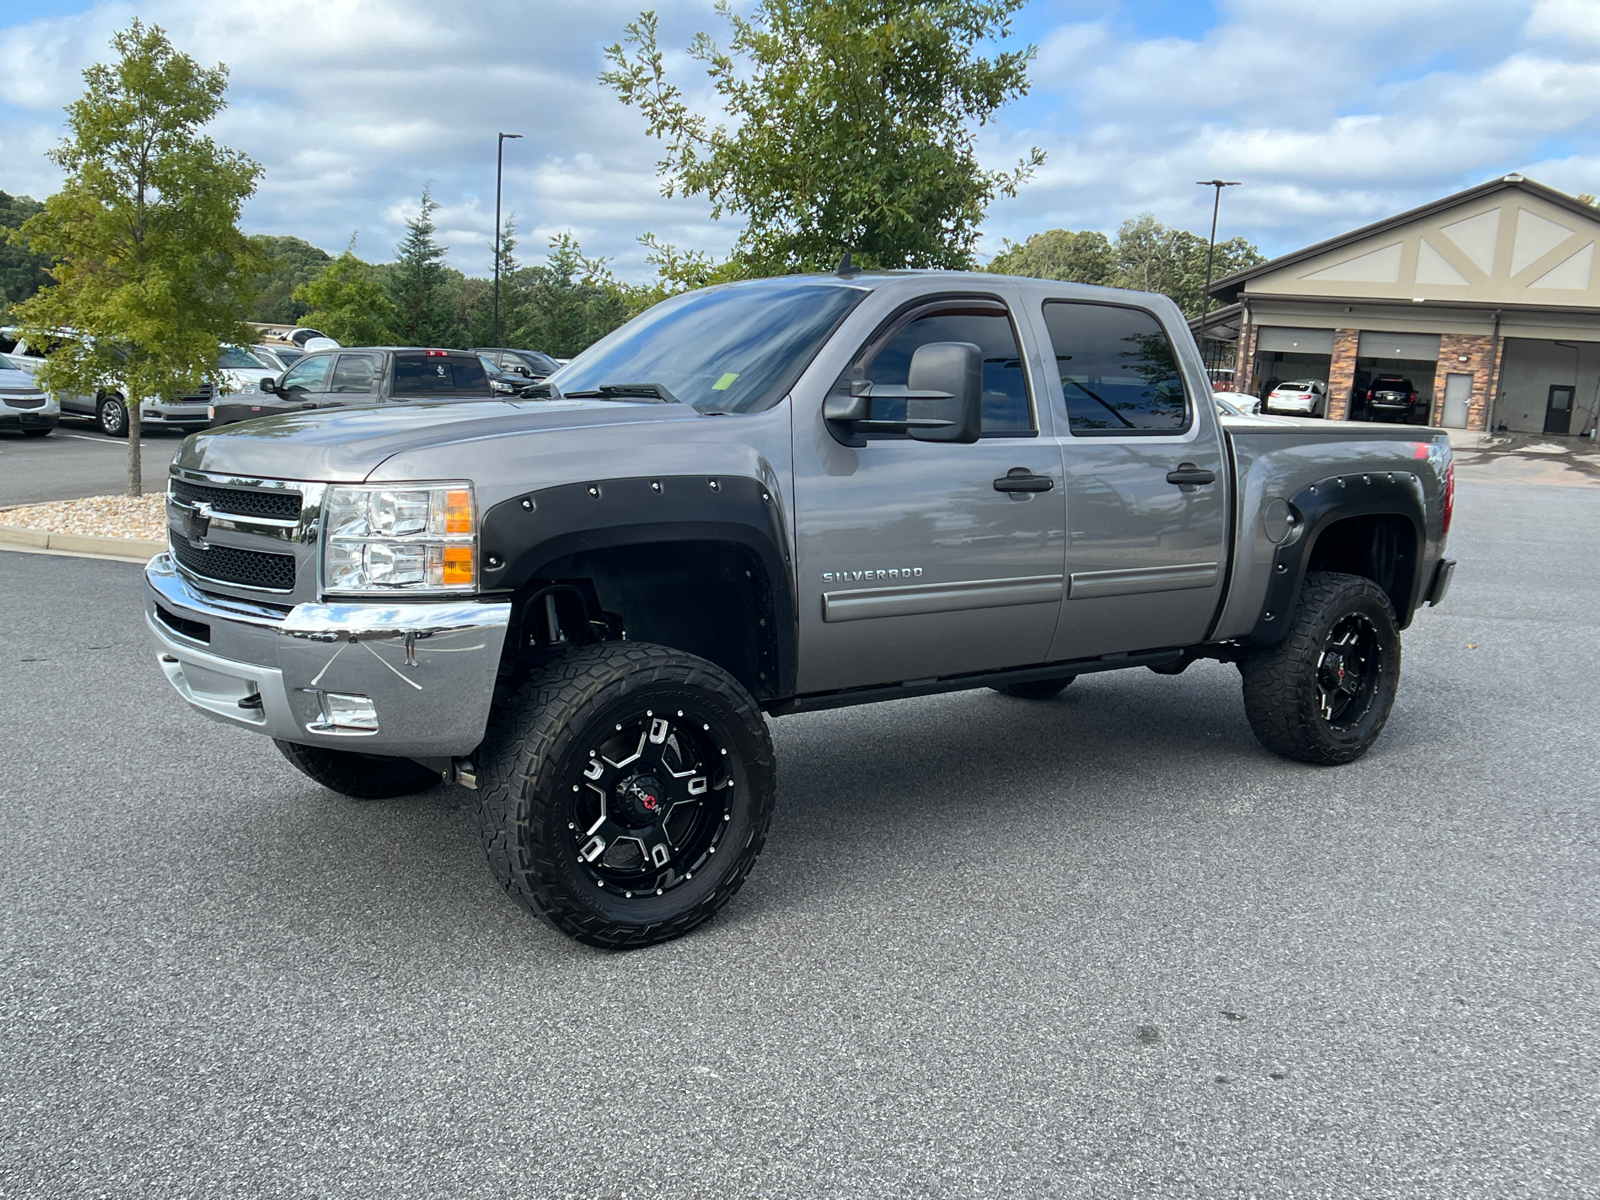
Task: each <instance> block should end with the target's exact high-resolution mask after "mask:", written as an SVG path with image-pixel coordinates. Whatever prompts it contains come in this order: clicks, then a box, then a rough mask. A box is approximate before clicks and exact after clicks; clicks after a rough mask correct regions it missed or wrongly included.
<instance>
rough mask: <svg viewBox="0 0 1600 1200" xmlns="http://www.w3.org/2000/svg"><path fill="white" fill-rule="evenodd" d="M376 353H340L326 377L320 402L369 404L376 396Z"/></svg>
mask: <svg viewBox="0 0 1600 1200" xmlns="http://www.w3.org/2000/svg"><path fill="white" fill-rule="evenodd" d="M380 365H381V360H380V359H379V356H378V355H376V354H341V355H339V358H338V361H336V362H335V363H334V366H333V372H332V374H331V375H330V376H329V378H328V385H327V386H328V390H327V392H326V393H324V395H323V398H322V403H324V404H327V405H333V406H338V405H344V404H371V403H373V402H374V401H375V400H376V399H377V397H376V396H375V395H374V394H373V393H374V392H375V391H376V390H377V386H378V377H379V369H378V368H379V366H380Z"/></svg>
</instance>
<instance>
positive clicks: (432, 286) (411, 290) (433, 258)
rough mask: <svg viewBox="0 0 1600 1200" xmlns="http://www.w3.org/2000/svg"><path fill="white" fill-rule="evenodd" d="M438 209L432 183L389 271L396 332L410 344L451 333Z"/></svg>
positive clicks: (434, 340)
mask: <svg viewBox="0 0 1600 1200" xmlns="http://www.w3.org/2000/svg"><path fill="white" fill-rule="evenodd" d="M438 209H439V204H438V201H436V200H434V198H433V189H432V185H429V186H428V187H424V188H423V189H422V204H421V207H420V208H419V209H418V210H417V215H416V216H414V217H412V218H411V220H409V221H407V222H406V236H405V237H404V238H402V239H401V241H400V245H399V247H398V250H397V253H396V254H395V265H394V268H393V269H392V270H391V271H390V272H389V299H390V301H391V302H392V303H393V304H394V308H395V318H394V332H395V335H396V337H397V338H398V340H399V341H400V343H401V344H403V345H407V346H436V345H439V344H440V343H441V342H443V341H444V340H445V335H446V334H447V333H448V332H449V327H450V313H449V310H448V308H447V306H446V304H445V297H444V287H445V267H444V255H445V251H446V250H447V249H448V247H446V246H441V245H440V244H439V241H438V238H437V237H436V236H435V234H436V233H437V232H438V227H437V226H436V225H435V224H434V222H433V214H434V213H435V212H437V211H438Z"/></svg>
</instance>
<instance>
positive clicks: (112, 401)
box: [94, 396, 128, 438]
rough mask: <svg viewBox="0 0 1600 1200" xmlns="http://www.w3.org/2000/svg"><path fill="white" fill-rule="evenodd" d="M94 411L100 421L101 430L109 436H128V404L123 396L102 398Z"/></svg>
mask: <svg viewBox="0 0 1600 1200" xmlns="http://www.w3.org/2000/svg"><path fill="white" fill-rule="evenodd" d="M94 411H95V419H96V420H97V421H98V422H99V423H100V432H102V433H104V434H105V435H106V436H107V437H119V438H120V437H127V436H128V406H127V405H126V404H125V403H123V400H122V397H121V396H106V397H104V398H102V399H101V401H100V403H99V405H98V406H97V407H96V408H95V410H94Z"/></svg>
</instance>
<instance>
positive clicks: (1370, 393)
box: [1367, 388, 1372, 400]
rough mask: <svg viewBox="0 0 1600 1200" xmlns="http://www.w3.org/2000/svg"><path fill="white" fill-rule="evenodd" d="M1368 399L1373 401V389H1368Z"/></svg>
mask: <svg viewBox="0 0 1600 1200" xmlns="http://www.w3.org/2000/svg"><path fill="white" fill-rule="evenodd" d="M1367 399H1368V400H1371V399H1372V389H1371V388H1368V389H1367Z"/></svg>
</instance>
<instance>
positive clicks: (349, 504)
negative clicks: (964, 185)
mask: <svg viewBox="0 0 1600 1200" xmlns="http://www.w3.org/2000/svg"><path fill="white" fill-rule="evenodd" d="M548 391H549V395H548V397H547V398H543V399H525V400H497V401H485V402H482V403H473V402H455V403H450V404H427V403H413V404H407V405H390V406H379V405H373V406H368V407H362V408H344V409H340V410H335V411H331V412H305V413H291V414H287V415H284V416H280V417H274V418H270V419H266V420H261V421H252V422H246V423H244V424H241V425H237V426H234V427H232V428H230V429H226V430H220V431H217V432H214V433H209V434H201V435H197V436H194V437H191V438H190V439H188V440H187V441H186V442H185V443H184V446H183V448H182V450H181V451H180V453H179V456H178V458H177V460H176V462H175V463H174V464H173V467H172V473H171V480H170V491H169V494H168V505H167V512H168V518H169V524H170V546H171V550H170V553H168V554H162V555H159V556H157V557H156V558H155V559H154V560H152V562H151V563H150V565H149V568H148V569H147V571H146V580H147V588H146V591H147V605H146V612H147V618H148V621H147V623H148V626H149V631H150V634H151V636H152V637H153V638H154V640H155V644H156V650H157V654H158V657H159V661H160V666H161V669H162V670H163V671H164V672H165V673H166V675H167V677H168V679H169V680H171V682H172V684H173V686H174V687H175V688H176V689H177V690H178V692H179V693H180V694H181V695H182V696H183V698H184V699H185V700H187V701H188V702H189V703H190V704H191V705H192V706H194V707H195V708H196V709H198V710H200V711H201V712H202V713H204V714H206V715H208V716H210V717H214V718H216V719H218V720H221V721H225V722H228V723H230V724H233V725H236V726H239V727H241V728H243V729H249V730H254V731H256V732H258V733H262V734H266V735H267V736H269V737H272V738H273V739H275V740H276V742H277V744H278V746H279V748H280V749H281V750H282V752H283V754H284V755H285V756H286V757H287V758H288V760H289V761H290V762H291V763H293V764H294V765H295V766H296V767H298V768H299V769H300V770H301V771H303V772H304V773H305V774H306V775H308V776H310V777H311V778H312V779H314V780H316V781H317V782H318V783H320V784H323V785H324V786H326V787H328V788H331V789H333V790H335V791H339V792H342V793H344V794H346V795H350V796H356V797H384V796H393V795H399V794H406V793H411V792H416V791H420V790H422V789H424V788H427V787H429V786H431V785H433V784H436V783H438V782H439V781H440V780H441V779H442V780H446V781H452V782H455V783H458V784H461V785H464V786H466V787H469V788H476V789H477V796H478V821H479V825H480V829H481V833H482V838H483V843H484V846H485V849H486V851H487V854H488V860H489V865H490V867H491V869H492V871H493V872H494V874H495V876H496V877H497V878H498V880H499V881H500V883H501V884H502V885H503V886H504V887H505V889H506V890H507V891H508V892H509V893H510V894H511V895H512V896H514V897H515V898H516V899H517V900H519V901H520V902H521V903H523V904H524V905H526V906H527V907H528V908H529V909H531V910H532V911H533V912H535V913H537V914H539V915H541V916H543V917H545V918H546V919H548V920H549V921H550V922H551V923H553V924H554V925H555V926H556V927H557V928H559V929H561V930H564V931H565V932H567V933H568V934H570V935H572V936H574V937H576V938H579V939H581V940H583V941H586V942H590V943H592V944H595V945H600V946H613V947H621V946H635V945H643V944H648V943H652V942H657V941H660V940H663V939H665V938H670V937H673V936H676V935H678V934H682V933H684V932H685V931H686V930H689V929H691V928H693V927H694V926H696V925H698V924H699V923H700V922H702V921H704V920H706V919H707V918H708V917H710V916H711V915H712V914H713V913H715V912H716V911H717V909H719V908H720V907H721V906H722V905H723V904H725V903H726V902H727V901H728V900H729V898H730V897H731V896H733V894H734V893H735V891H737V889H738V888H739V886H740V884H741V883H742V881H743V880H744V878H745V876H746V875H747V874H748V872H749V871H750V869H751V867H752V866H753V864H754V862H755V859H756V856H757V854H758V853H759V851H760V849H761V846H762V843H763V841H764V839H765V837H766V835H767V828H768V823H769V820H770V818H771V815H772V806H773V794H774V785H775V774H776V772H775V763H774V755H773V747H772V741H771V738H770V736H769V731H768V726H767V722H766V719H765V717H764V714H771V715H774V716H776V715H780V714H785V713H796V712H805V711H809V710H814V709H823V708H831V707H835V706H840V705H851V704H863V703H868V702H871V701H877V700H889V699H894V698H897V697H904V696H918V695H927V694H929V693H934V692H948V691H956V690H960V689H969V688H983V687H988V688H995V689H998V690H999V691H1001V692H1004V693H1006V694H1007V695H1009V696H1012V697H1017V698H1020V699H1023V700H1034V701H1037V700H1046V699H1048V698H1050V697H1052V696H1054V695H1055V694H1057V693H1058V692H1060V691H1061V690H1062V689H1063V688H1065V687H1066V686H1068V685H1069V684H1070V683H1071V682H1072V681H1073V680H1074V679H1075V678H1076V677H1077V676H1079V675H1083V674H1087V673H1089V672H1094V671H1110V670H1117V669H1122V668H1129V667H1149V668H1151V669H1153V670H1155V671H1158V672H1161V673H1163V674H1177V673H1178V672H1180V671H1182V670H1183V669H1184V668H1185V667H1187V666H1188V665H1189V664H1190V663H1191V662H1193V661H1194V660H1196V659H1199V658H1215V659H1222V660H1225V661H1229V662H1234V663H1237V664H1238V665H1239V668H1240V671H1241V672H1242V674H1243V678H1244V701H1245V709H1246V712H1247V714H1248V716H1249V720H1250V723H1251V726H1252V728H1253V729H1254V730H1255V732H1256V734H1257V736H1258V737H1259V738H1260V740H1261V741H1262V742H1263V743H1264V744H1265V745H1266V746H1267V747H1269V748H1271V749H1272V750H1274V751H1276V752H1278V753H1280V754H1284V755H1287V756H1289V757H1291V758H1296V759H1299V760H1302V761H1305V762H1310V763H1323V764H1335V763H1346V762H1349V761H1351V760H1352V759H1355V758H1357V757H1359V756H1360V755H1362V754H1363V753H1365V752H1366V750H1367V749H1368V748H1369V747H1370V746H1371V745H1372V744H1373V742H1374V740H1375V739H1376V738H1377V737H1378V734H1379V731H1380V730H1381V729H1382V728H1383V725H1384V722H1385V720H1386V719H1387V717H1388V715H1389V711H1390V706H1391V705H1392V703H1393V701H1394V698H1395V690H1396V687H1397V685H1398V683H1399V678H1400V630H1401V629H1403V628H1405V627H1406V626H1407V624H1408V623H1409V622H1410V621H1411V619H1412V616H1413V614H1414V613H1415V612H1416V611H1417V609H1418V607H1419V606H1421V605H1422V604H1424V603H1434V604H1437V603H1438V602H1439V601H1440V600H1442V599H1443V598H1444V595H1445V591H1446V589H1447V588H1448V587H1449V584H1450V579H1451V573H1452V569H1453V566H1454V564H1453V563H1452V562H1451V561H1449V560H1448V559H1446V558H1444V556H1443V551H1444V545H1445V537H1446V534H1447V533H1448V531H1449V526H1450V515H1451V502H1452V492H1453V471H1452V466H1451V459H1450V448H1449V443H1448V441H1447V440H1446V438H1445V435H1444V433H1443V432H1442V431H1434V430H1422V429H1402V428H1392V429H1390V428H1383V427H1377V426H1373V425H1370V424H1361V425H1354V426H1349V425H1343V424H1336V423H1328V422H1316V423H1315V424H1313V423H1310V422H1305V423H1300V422H1295V421H1289V420H1272V419H1258V418H1249V417H1243V418H1232V417H1225V418H1219V415H1218V410H1217V407H1216V406H1215V405H1214V404H1212V403H1211V400H1210V397H1211V388H1210V386H1209V384H1208V380H1207V378H1206V373H1205V370H1204V367H1203V366H1202V364H1201V362H1200V359H1199V356H1198V355H1197V353H1196V351H1195V347H1194V344H1193V342H1192V340H1191V339H1190V336H1189V334H1188V331H1187V329H1186V327H1185V324H1184V321H1183V318H1182V316H1181V315H1180V314H1179V312H1178V310H1177V308H1176V307H1174V306H1173V304H1172V303H1171V302H1170V301H1168V300H1166V299H1165V298H1163V297H1160V296H1152V295H1144V294H1140V293H1132V292H1122V291H1112V290H1107V289H1102V288H1092V287H1085V286H1080V285H1074V284H1063V283H1048V282H1042V281H1034V280H1022V279H1007V278H1000V277H996V276H994V275H979V274H956V273H926V272H907V273H884V274H861V273H853V272H842V273H841V274H839V275H835V276H806V277H794V278H787V279H771V280H758V281H751V282H745V283H736V284H729V285H725V286H722V287H715V288H709V289H706V290H703V291H697V292H692V293H688V294H685V295H681V296H678V297H675V298H673V299H670V300H667V301H665V302H663V303H661V304H659V305H657V306H656V307H654V308H652V309H651V310H649V311H648V312H647V313H645V314H643V315H641V316H640V317H638V318H636V319H635V320H633V321H632V322H630V323H629V324H628V325H626V326H624V327H623V328H621V329H619V330H617V331H616V332H614V333H612V334H611V335H610V336H608V337H607V338H605V339H604V340H602V341H601V342H599V343H597V344H596V345H594V346H593V347H591V348H590V349H589V350H588V351H586V352H585V353H584V354H582V355H580V356H579V357H578V358H576V359H574V360H573V361H572V362H571V363H570V364H568V365H567V366H565V367H563V368H562V369H561V370H560V371H559V372H557V373H556V374H554V375H553V376H552V377H551V378H550V380H549V389H548Z"/></svg>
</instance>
